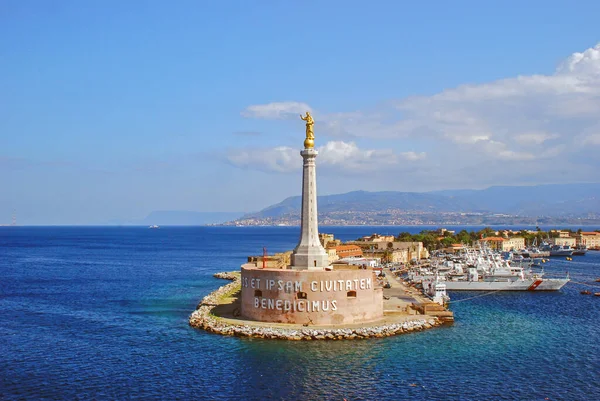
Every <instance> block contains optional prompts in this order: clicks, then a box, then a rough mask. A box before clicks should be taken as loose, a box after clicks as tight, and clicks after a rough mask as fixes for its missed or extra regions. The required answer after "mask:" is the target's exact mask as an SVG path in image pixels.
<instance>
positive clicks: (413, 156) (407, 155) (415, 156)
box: [400, 152, 427, 161]
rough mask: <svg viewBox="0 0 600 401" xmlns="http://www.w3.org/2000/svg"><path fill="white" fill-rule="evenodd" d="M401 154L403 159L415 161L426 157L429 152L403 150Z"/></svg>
mask: <svg viewBox="0 0 600 401" xmlns="http://www.w3.org/2000/svg"><path fill="white" fill-rule="evenodd" d="M400 156H401V157H402V158H403V159H405V160H409V161H415V160H423V159H425V157H427V154H426V153H425V152H420V153H416V152H402V153H400Z"/></svg>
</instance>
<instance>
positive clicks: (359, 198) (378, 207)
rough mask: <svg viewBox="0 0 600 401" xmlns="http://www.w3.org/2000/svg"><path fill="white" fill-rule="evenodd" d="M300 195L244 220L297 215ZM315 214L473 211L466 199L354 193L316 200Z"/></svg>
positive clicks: (431, 195)
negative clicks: (316, 208) (316, 209)
mask: <svg viewBox="0 0 600 401" xmlns="http://www.w3.org/2000/svg"><path fill="white" fill-rule="evenodd" d="M301 202H302V198H301V197H300V196H293V197H290V198H287V199H285V200H284V201H283V202H280V203H277V204H276V205H273V206H269V207H267V208H265V209H263V210H261V211H260V212H257V213H250V214H248V215H245V216H244V218H267V217H280V216H283V215H293V214H299V213H300V203H301ZM317 202H318V208H319V213H320V214H322V213H331V212H352V211H356V212H383V211H386V210H388V209H405V210H417V209H418V210H424V211H447V212H457V211H462V210H474V209H476V207H475V205H474V204H473V203H471V202H470V201H468V200H466V199H462V198H461V199H459V198H451V197H448V196H441V195H435V194H428V193H418V192H392V191H388V192H367V191H354V192H348V193H345V194H339V195H325V196H319V197H318V200H317Z"/></svg>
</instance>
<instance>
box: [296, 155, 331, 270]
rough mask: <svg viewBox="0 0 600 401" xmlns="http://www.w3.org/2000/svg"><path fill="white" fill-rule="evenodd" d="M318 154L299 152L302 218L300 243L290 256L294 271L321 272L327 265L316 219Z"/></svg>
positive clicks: (325, 253)
mask: <svg viewBox="0 0 600 401" xmlns="http://www.w3.org/2000/svg"><path fill="white" fill-rule="evenodd" d="M318 154H319V152H317V151H316V150H314V149H312V148H306V149H304V150H303V151H301V152H300V155H302V158H303V159H304V168H303V171H302V217H301V223H300V242H299V243H298V245H297V246H296V248H295V249H294V253H293V254H292V268H294V269H296V270H323V269H324V268H325V267H327V266H328V265H329V261H328V257H327V252H326V251H325V248H323V246H322V245H321V242H320V241H319V223H318V219H317V174H316V166H315V158H316V157H317V155H318Z"/></svg>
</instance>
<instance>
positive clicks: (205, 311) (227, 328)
mask: <svg viewBox="0 0 600 401" xmlns="http://www.w3.org/2000/svg"><path fill="white" fill-rule="evenodd" d="M214 277H216V278H221V279H226V280H232V282H231V283H229V284H227V285H224V286H222V287H219V289H217V290H216V291H213V292H212V293H210V294H208V295H207V296H206V297H204V298H203V299H202V301H201V302H200V303H199V304H198V306H197V308H196V310H195V311H194V312H193V313H192V315H191V316H190V319H189V324H190V326H192V327H194V328H198V329H203V330H206V331H208V332H211V333H216V334H221V335H227V336H239V337H256V338H269V339H279V340H295V341H300V340H305V341H307V340H353V339H365V338H383V337H390V336H394V335H398V334H404V333H412V332H415V331H421V330H426V329H430V328H432V327H434V326H439V325H440V324H441V322H440V321H439V320H438V319H437V318H429V319H424V318H422V319H417V320H411V321H405V322H398V323H391V324H380V325H375V326H368V325H366V326H364V327H358V328H311V327H302V328H281V327H262V326H252V325H248V324H243V323H240V324H234V323H230V322H229V321H227V322H226V321H224V320H223V319H222V318H220V317H217V316H214V315H213V314H212V313H211V312H212V310H213V308H214V307H215V306H218V305H219V302H220V300H221V299H222V298H223V297H224V296H225V295H227V294H231V293H233V292H235V291H237V290H238V289H239V287H240V275H239V273H237V272H223V273H216V274H215V275H214Z"/></svg>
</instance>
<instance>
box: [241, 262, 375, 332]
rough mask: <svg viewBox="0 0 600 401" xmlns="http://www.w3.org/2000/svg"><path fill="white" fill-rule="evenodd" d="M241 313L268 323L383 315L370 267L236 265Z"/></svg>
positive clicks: (344, 320)
mask: <svg viewBox="0 0 600 401" xmlns="http://www.w3.org/2000/svg"><path fill="white" fill-rule="evenodd" d="M241 285H242V288H241V315H242V317H244V318H246V319H249V320H256V321H261V322H273V323H291V324H315V325H337V324H352V323H361V322H369V321H374V320H377V319H381V318H382V317H383V289H382V288H381V287H380V286H378V285H377V280H376V278H375V275H374V274H373V271H372V270H370V269H366V270H363V269H358V270H338V271H336V270H333V271H325V270H323V271H306V270H304V271H297V270H291V269H286V270H281V269H268V268H267V269H261V268H258V267H257V266H256V265H254V264H246V265H243V266H242V269H241Z"/></svg>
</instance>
